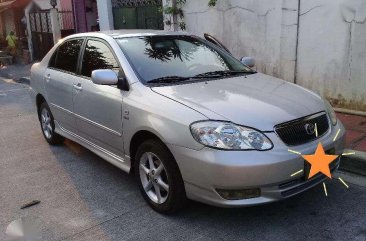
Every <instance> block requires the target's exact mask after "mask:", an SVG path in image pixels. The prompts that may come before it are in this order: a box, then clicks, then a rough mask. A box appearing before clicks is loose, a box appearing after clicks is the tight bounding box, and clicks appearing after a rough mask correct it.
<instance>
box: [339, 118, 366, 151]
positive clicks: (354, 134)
mask: <svg viewBox="0 0 366 241" xmlns="http://www.w3.org/2000/svg"><path fill="white" fill-rule="evenodd" d="M337 116H338V118H339V119H340V120H341V121H342V123H343V125H344V126H345V127H346V129H347V134H346V146H347V148H350V149H353V150H356V151H364V152H366V116H357V115H348V114H342V113H337Z"/></svg>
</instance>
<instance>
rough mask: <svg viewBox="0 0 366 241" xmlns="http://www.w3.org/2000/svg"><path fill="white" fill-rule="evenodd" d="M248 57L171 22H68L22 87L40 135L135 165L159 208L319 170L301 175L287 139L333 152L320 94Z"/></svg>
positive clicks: (277, 194) (231, 194) (262, 198)
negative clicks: (119, 25)
mask: <svg viewBox="0 0 366 241" xmlns="http://www.w3.org/2000/svg"><path fill="white" fill-rule="evenodd" d="M248 59H249V58H243V59H242V61H239V60H237V59H236V58H234V57H233V56H232V55H231V54H230V53H229V52H228V51H227V50H226V49H225V48H224V47H223V46H222V45H221V44H220V43H219V42H216V41H215V39H214V38H207V39H202V38H199V37H197V36H193V35H189V34H186V33H180V32H162V31H150V30H147V31H144V30H143V31H141V30H138V31H137V30H132V31H131V30H130V31H127V30H126V31H113V32H108V33H103V32H100V33H84V34H76V35H71V36H69V37H67V38H65V39H63V40H61V41H60V42H59V43H58V44H56V45H55V46H54V47H53V48H52V49H51V50H50V52H49V53H48V54H47V55H46V56H45V57H44V59H43V60H42V61H41V62H40V63H36V64H34V65H33V67H32V70H31V87H32V96H33V99H34V102H35V104H36V106H37V111H38V116H39V120H40V123H41V127H42V132H43V135H44V137H45V139H46V140H47V141H48V142H49V143H50V144H59V143H62V141H63V139H64V138H68V139H71V140H73V141H75V142H77V143H79V144H80V145H82V146H84V147H86V148H88V149H90V150H91V151H93V152H94V153H96V154H97V155H99V156H101V157H102V158H104V159H105V160H107V161H108V162H110V163H112V164H114V165H115V166H117V167H119V168H121V169H122V170H124V171H126V172H135V174H136V179H137V181H138V184H139V187H140V189H141V193H142V195H143V197H144V198H145V199H146V201H147V202H148V203H149V204H150V205H151V207H152V208H153V209H155V210H157V211H159V212H163V213H167V212H172V211H175V210H177V209H179V208H181V207H183V206H184V204H185V203H186V200H187V198H188V199H192V200H197V201H200V202H204V203H208V204H211V205H216V206H223V207H241V206H250V205H257V204H263V203H268V202H272V201H276V200H281V199H284V198H288V197H291V196H293V195H296V194H298V193H301V192H303V191H304V190H307V189H309V188H311V187H313V186H315V185H317V184H319V183H321V182H322V181H323V180H324V179H325V178H326V176H324V175H323V174H321V173H319V174H317V175H316V176H314V177H312V178H310V179H308V178H307V176H306V175H307V172H308V169H309V167H308V165H307V164H306V162H305V160H304V159H303V158H302V157H301V156H299V155H297V154H296V153H293V152H289V151H288V150H289V149H290V150H294V151H296V152H300V153H303V154H310V153H313V152H314V150H315V149H316V147H317V144H318V143H319V142H321V143H322V145H323V146H324V149H325V150H326V152H328V153H333V154H340V153H342V152H343V145H344V133H345V130H344V127H343V125H342V124H341V123H340V121H339V120H337V118H336V116H335V113H334V111H333V109H332V107H331V106H330V104H329V103H328V102H327V101H326V100H325V99H323V98H321V97H320V96H319V95H317V94H315V93H313V92H311V91H309V90H307V89H304V88H302V87H300V86H298V85H295V84H292V83H289V82H286V81H284V80H281V79H277V78H274V77H270V76H268V75H264V74H261V73H258V72H256V71H254V70H253V69H252V68H250V67H248V64H249V65H251V64H250V63H251V62H252V61H251V60H250V59H249V60H248ZM246 64H247V65H246ZM337 132H338V135H337V138H336V140H333V139H334V137H335V136H336V133H337ZM338 165H339V159H336V160H335V161H334V162H333V163H331V164H330V169H331V171H334V170H336V169H337V168H338ZM299 170H304V172H303V173H301V174H299V175H296V176H292V175H291V174H293V173H295V172H297V171H299Z"/></svg>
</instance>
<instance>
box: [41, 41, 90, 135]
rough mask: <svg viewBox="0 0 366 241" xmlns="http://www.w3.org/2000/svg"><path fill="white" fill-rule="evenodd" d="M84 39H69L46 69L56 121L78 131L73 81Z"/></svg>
mask: <svg viewBox="0 0 366 241" xmlns="http://www.w3.org/2000/svg"><path fill="white" fill-rule="evenodd" d="M83 41H84V40H83V39H72V40H68V41H66V42H65V43H63V44H62V45H60V47H59V48H58V49H57V50H56V51H55V53H54V54H53V56H52V57H51V60H50V64H49V66H48V68H47V70H46V71H45V74H44V78H45V87H46V93H47V100H48V102H49V103H48V105H49V107H50V108H51V111H52V114H53V117H54V118H55V120H56V122H57V123H58V124H59V125H60V126H61V127H62V128H64V129H66V130H69V131H72V132H74V133H77V131H76V123H75V117H74V116H73V114H72V112H73V101H72V96H73V83H74V82H75V81H76V80H77V79H78V78H79V77H78V76H77V75H76V69H77V63H78V58H79V53H80V48H81V46H82V44H83Z"/></svg>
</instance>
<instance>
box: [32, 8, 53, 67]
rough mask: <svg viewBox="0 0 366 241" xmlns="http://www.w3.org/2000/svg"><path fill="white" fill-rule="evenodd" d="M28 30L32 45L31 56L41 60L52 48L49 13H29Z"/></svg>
mask: <svg viewBox="0 0 366 241" xmlns="http://www.w3.org/2000/svg"><path fill="white" fill-rule="evenodd" d="M29 21H30V29H31V34H32V43H33V56H34V59H36V60H41V59H42V58H43V57H44V56H45V55H46V54H47V52H48V51H49V50H50V49H51V48H52V46H53V34H52V28H51V19H50V13H49V11H48V10H45V11H43V10H39V11H37V12H31V13H29Z"/></svg>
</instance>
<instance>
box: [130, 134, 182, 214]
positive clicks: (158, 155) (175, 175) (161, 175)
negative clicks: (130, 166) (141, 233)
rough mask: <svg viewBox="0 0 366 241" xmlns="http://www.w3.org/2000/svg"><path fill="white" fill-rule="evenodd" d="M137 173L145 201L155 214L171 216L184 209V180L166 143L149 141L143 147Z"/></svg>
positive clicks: (136, 167) (137, 161)
mask: <svg viewBox="0 0 366 241" xmlns="http://www.w3.org/2000/svg"><path fill="white" fill-rule="evenodd" d="M135 172H136V173H135V174H136V177H137V180H138V183H139V187H140V191H141V193H142V195H143V197H144V199H145V200H146V201H147V202H148V203H149V205H150V206H151V207H152V208H153V209H154V210H155V211H157V212H160V213H172V212H174V211H177V210H179V209H181V208H182V207H184V205H185V203H186V199H187V198H186V194H185V189H184V183H183V180H182V176H181V174H180V171H179V168H178V165H177V163H176V161H175V160H174V157H173V155H172V154H171V153H170V151H169V150H168V148H167V147H166V146H165V145H164V144H163V143H161V142H160V141H157V140H148V141H145V142H144V143H142V144H141V145H140V147H139V148H138V150H137V153H136V157H135Z"/></svg>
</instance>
